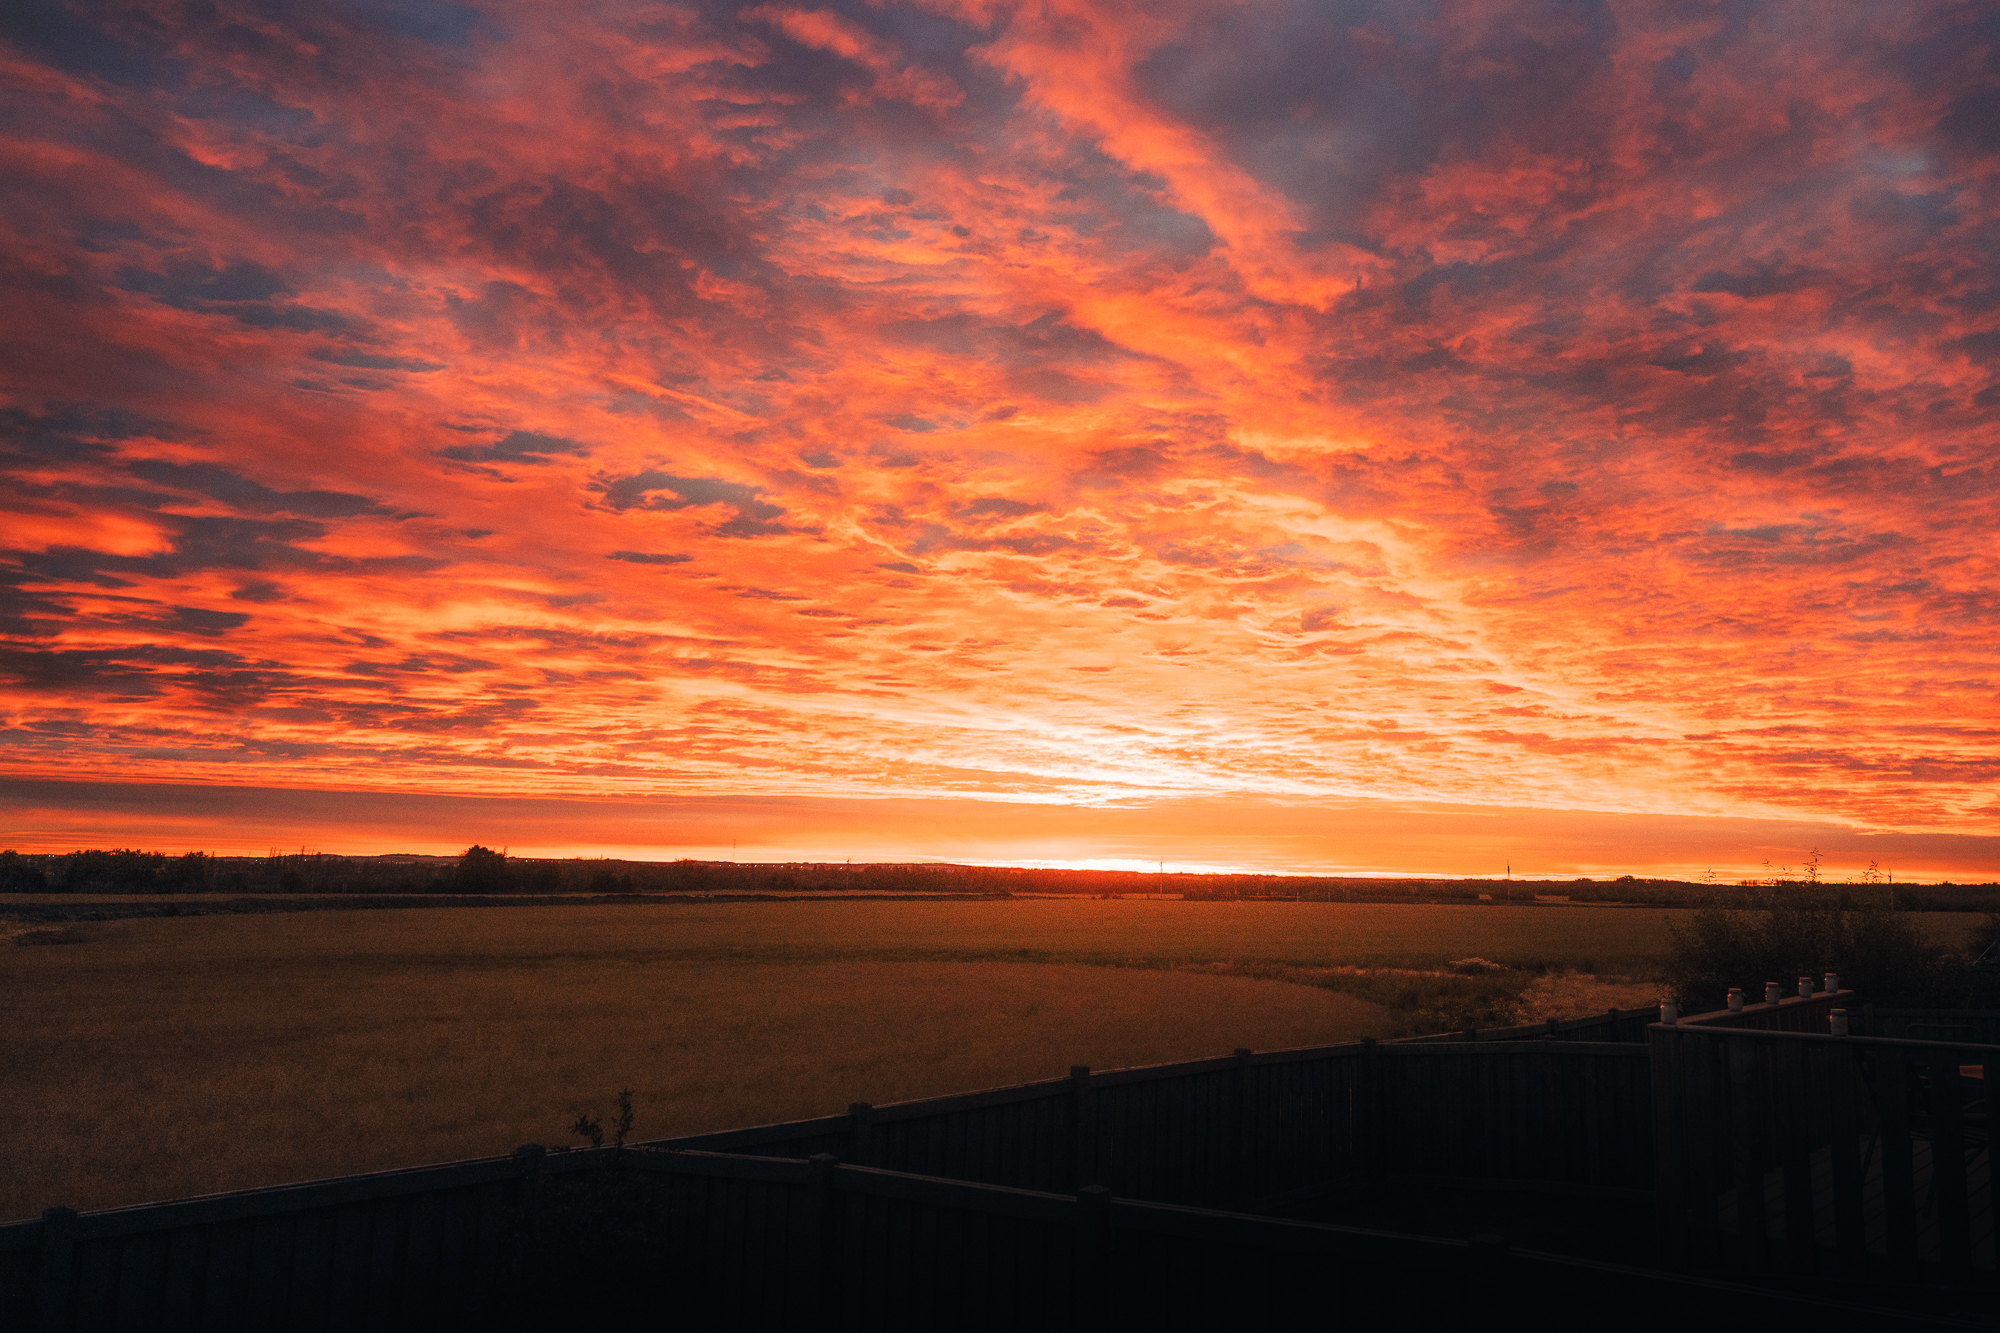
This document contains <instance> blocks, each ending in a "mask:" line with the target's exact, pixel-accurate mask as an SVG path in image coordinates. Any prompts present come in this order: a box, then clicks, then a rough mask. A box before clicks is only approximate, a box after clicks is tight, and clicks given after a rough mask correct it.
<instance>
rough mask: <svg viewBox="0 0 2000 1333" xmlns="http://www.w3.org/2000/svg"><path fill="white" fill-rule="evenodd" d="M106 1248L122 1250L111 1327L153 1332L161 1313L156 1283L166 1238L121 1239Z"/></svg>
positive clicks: (119, 1251)
mask: <svg viewBox="0 0 2000 1333" xmlns="http://www.w3.org/2000/svg"><path fill="white" fill-rule="evenodd" d="M106 1244H109V1245H113V1246H116V1247H117V1250H118V1299H117V1301H116V1302H115V1304H116V1311H115V1320H114V1322H113V1323H112V1325H111V1326H112V1327H113V1328H116V1329H119V1330H126V1329H150V1328H152V1327H153V1326H154V1325H155V1323H156V1322H157V1313H158V1312H157V1311H156V1310H155V1309H154V1305H155V1298H156V1297H157V1296H158V1294H159V1288H158V1286H157V1285H156V1281H155V1279H156V1278H157V1275H158V1273H159V1269H160V1261H161V1258H162V1256H163V1254H164V1251H165V1244H166V1237H165V1236H163V1235H152V1236H120V1237H118V1238H117V1239H115V1240H111V1241H107V1242H106Z"/></svg>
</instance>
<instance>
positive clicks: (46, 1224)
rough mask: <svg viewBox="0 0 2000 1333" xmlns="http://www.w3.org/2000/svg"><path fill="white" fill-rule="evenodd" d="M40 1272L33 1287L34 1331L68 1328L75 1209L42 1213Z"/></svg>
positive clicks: (56, 1209)
mask: <svg viewBox="0 0 2000 1333" xmlns="http://www.w3.org/2000/svg"><path fill="white" fill-rule="evenodd" d="M39 1258H40V1269H41V1271H40V1272H39V1273H38V1274H37V1281H36V1284H35V1328H36V1329H37V1330H38V1333H56V1330H57V1329H65V1328H68V1327H69V1316H70V1275H71V1273H72V1272H73V1271H74V1270H75V1266H76V1210H75V1209H72V1208H49V1209H45V1210H44V1211H43V1213H42V1235H41V1254H40V1256H39Z"/></svg>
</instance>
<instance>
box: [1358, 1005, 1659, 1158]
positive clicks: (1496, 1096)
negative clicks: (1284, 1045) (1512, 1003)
mask: <svg viewBox="0 0 2000 1333" xmlns="http://www.w3.org/2000/svg"><path fill="white" fill-rule="evenodd" d="M1379 1050H1380V1053H1381V1057H1382V1061H1381V1079H1382V1094H1381V1095H1382V1099H1383V1104H1384V1106H1385V1107H1388V1108H1393V1110H1392V1111H1390V1112H1389V1113H1388V1114H1387V1115H1385V1117H1384V1120H1385V1123H1384V1125H1383V1127H1382V1130H1381V1139H1380V1143H1379V1146H1378V1149H1377V1151H1378V1153H1379V1155H1380V1164H1381V1169H1383V1170H1384V1171H1386V1172H1388V1173H1389V1174H1391V1175H1408V1176H1427V1177H1435V1178H1441V1179H1446V1180H1462V1181H1465V1182H1467V1183H1472V1182H1475V1181H1486V1182H1500V1181H1504V1182H1507V1183H1510V1184H1528V1183H1540V1184H1556V1185H1567V1186H1570V1187H1573V1188H1580V1189H1588V1190H1605V1191H1618V1192H1627V1191H1639V1192H1644V1191H1646V1190H1649V1189H1651V1188H1652V1186H1653V1160H1652V1158H1653V1133H1652V1106H1651V1099H1650V1096H1649V1088H1650V1081H1651V1072H1650V1067H1649V1062H1648V1057H1647V1051H1646V1048H1645V1047H1643V1046H1630V1045H1620V1044H1615V1043H1609V1042H1563V1041H1552V1042H1517V1043H1499V1042H1495V1043H1463V1044H1459V1045H1452V1046H1446V1045H1429V1044H1426V1045H1400V1044H1398V1045H1384V1046H1382V1047H1380V1048H1379Z"/></svg>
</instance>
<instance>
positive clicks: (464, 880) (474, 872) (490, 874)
mask: <svg viewBox="0 0 2000 1333" xmlns="http://www.w3.org/2000/svg"><path fill="white" fill-rule="evenodd" d="M456 887H457V889H458V891H459V892H460V893H499V892H501V891H502V890H503V889H505V888H506V887H507V854H506V853H505V852H496V851H494V850H493V849H492V848H491V847H482V846H480V845H479V844H478V843H476V842H475V843H473V844H472V846H470V847H468V848H466V849H465V854H464V855H462V856H460V857H459V858H458V884H457V886H456Z"/></svg>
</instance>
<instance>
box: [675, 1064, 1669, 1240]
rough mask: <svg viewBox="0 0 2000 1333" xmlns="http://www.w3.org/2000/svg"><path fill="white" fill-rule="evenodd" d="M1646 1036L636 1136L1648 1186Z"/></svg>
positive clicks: (963, 1098) (1052, 1182)
mask: <svg viewBox="0 0 2000 1333" xmlns="http://www.w3.org/2000/svg"><path fill="white" fill-rule="evenodd" d="M1646 1059H1647V1055H1646V1047H1645V1046H1644V1045H1640V1044H1615V1043H1608V1042H1584V1041H1547V1040H1537V1041H1523V1042H1457V1043H1415V1042H1409V1043H1404V1042H1383V1043H1376V1042H1355V1043H1351V1044H1348V1045H1343V1046H1325V1047H1316V1048H1310V1049H1305V1050H1291V1051H1270V1052H1261V1053H1253V1052H1250V1051H1247V1050H1241V1051H1238V1052H1236V1054H1235V1055H1233V1056H1228V1057H1224V1058H1221V1059H1214V1060H1196V1061H1191V1062H1188V1063H1184V1064H1172V1065H1154V1066H1150V1067H1145V1068H1138V1069H1118V1070H1109V1071H1093V1070H1090V1069H1088V1068H1084V1067H1078V1068H1075V1069H1072V1070H1071V1071H1070V1076H1069V1077H1068V1078H1066V1079H1049V1080H1046V1081H1044V1082H1039V1083H1024V1084H1018V1085H1016V1086H1013V1087H1007V1088H993V1089H989V1090H987V1091H984V1092H972V1093H963V1094H960V1095H957V1096H952V1097H935V1098H928V1099H925V1100H922V1101H911V1102H901V1103H897V1104H894V1105H887V1106H870V1105H868V1104H866V1103H856V1104H855V1105H853V1106H852V1107H850V1108H849V1111H848V1114H846V1115H841V1116H826V1117H823V1118H821V1119H817V1120H805V1121H796V1122H793V1123H790V1124H781V1125H764V1126H759V1127H756V1128H752V1129H739V1130H730V1131H727V1132H725V1133H720V1134H702V1135H694V1136H691V1137H687V1138H680V1139H665V1140H660V1141H658V1142H656V1143H653V1144H649V1145H646V1146H650V1147H659V1148H680V1149H697V1150H704V1151H709V1152H735V1153H753V1154H757V1155H760V1156H766V1157H796V1158H805V1157H810V1156H812V1155H813V1154H815V1153H832V1154H834V1155H835V1156H837V1157H839V1158H840V1159H841V1160H842V1161H847V1162H855V1163H859V1164H862V1165H866V1166H872V1167H881V1168H884V1169H887V1170H892V1171H907V1172H911V1173H914V1174H918V1175H931V1176H944V1177H948V1178H950V1179H953V1180H969V1181H978V1182H981V1183H985V1184H992V1185H1006V1186H1011V1187H1015V1188H1020V1189H1034V1190H1043V1191H1049V1192H1054V1193H1067V1192H1071V1191H1074V1190H1076V1189H1079V1188H1081V1187H1082V1186H1084V1185H1087V1184H1099V1185H1104V1186H1106V1187H1108V1188H1109V1189H1111V1190H1112V1192H1113V1193H1115V1194H1117V1195H1119V1196H1121V1197H1132V1198H1143V1199H1152V1200H1157V1201H1159V1202H1163V1203H1177V1204H1187V1205H1192V1206H1197V1207H1208V1208H1245V1209H1251V1210H1261V1209H1265V1208H1272V1207H1277V1206H1281V1205H1283V1204H1285V1203H1288V1202H1292V1201H1295V1200H1297V1199H1300V1198H1305V1197H1310V1196H1311V1195H1314V1194H1319V1193H1325V1192H1327V1191H1330V1190H1334V1189H1338V1188H1341V1187H1343V1186H1346V1185H1350V1184H1358V1183H1361V1182H1363V1181H1367V1180H1370V1179H1376V1178H1383V1177H1405V1178H1407V1177H1425V1178H1435V1179H1441V1180H1453V1181H1475V1180H1487V1181H1506V1182H1509V1183H1511V1184H1524V1183H1532V1182H1537V1181H1539V1182H1544V1183H1549V1184H1553V1185H1557V1186H1559V1187H1561V1188H1563V1189H1565V1190H1568V1191H1572V1192H1575V1191H1582V1192H1592V1191H1597V1192H1603V1193H1606V1194H1614V1195H1624V1194H1630V1193H1632V1192H1634V1191H1646V1190H1649V1189H1650V1188H1651V1186H1652V1174H1653V1165H1652V1141H1653V1133H1652V1120H1651V1117H1652V1105H1651V1100H1650V1097H1649V1095H1648V1091H1647V1072H1646Z"/></svg>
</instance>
